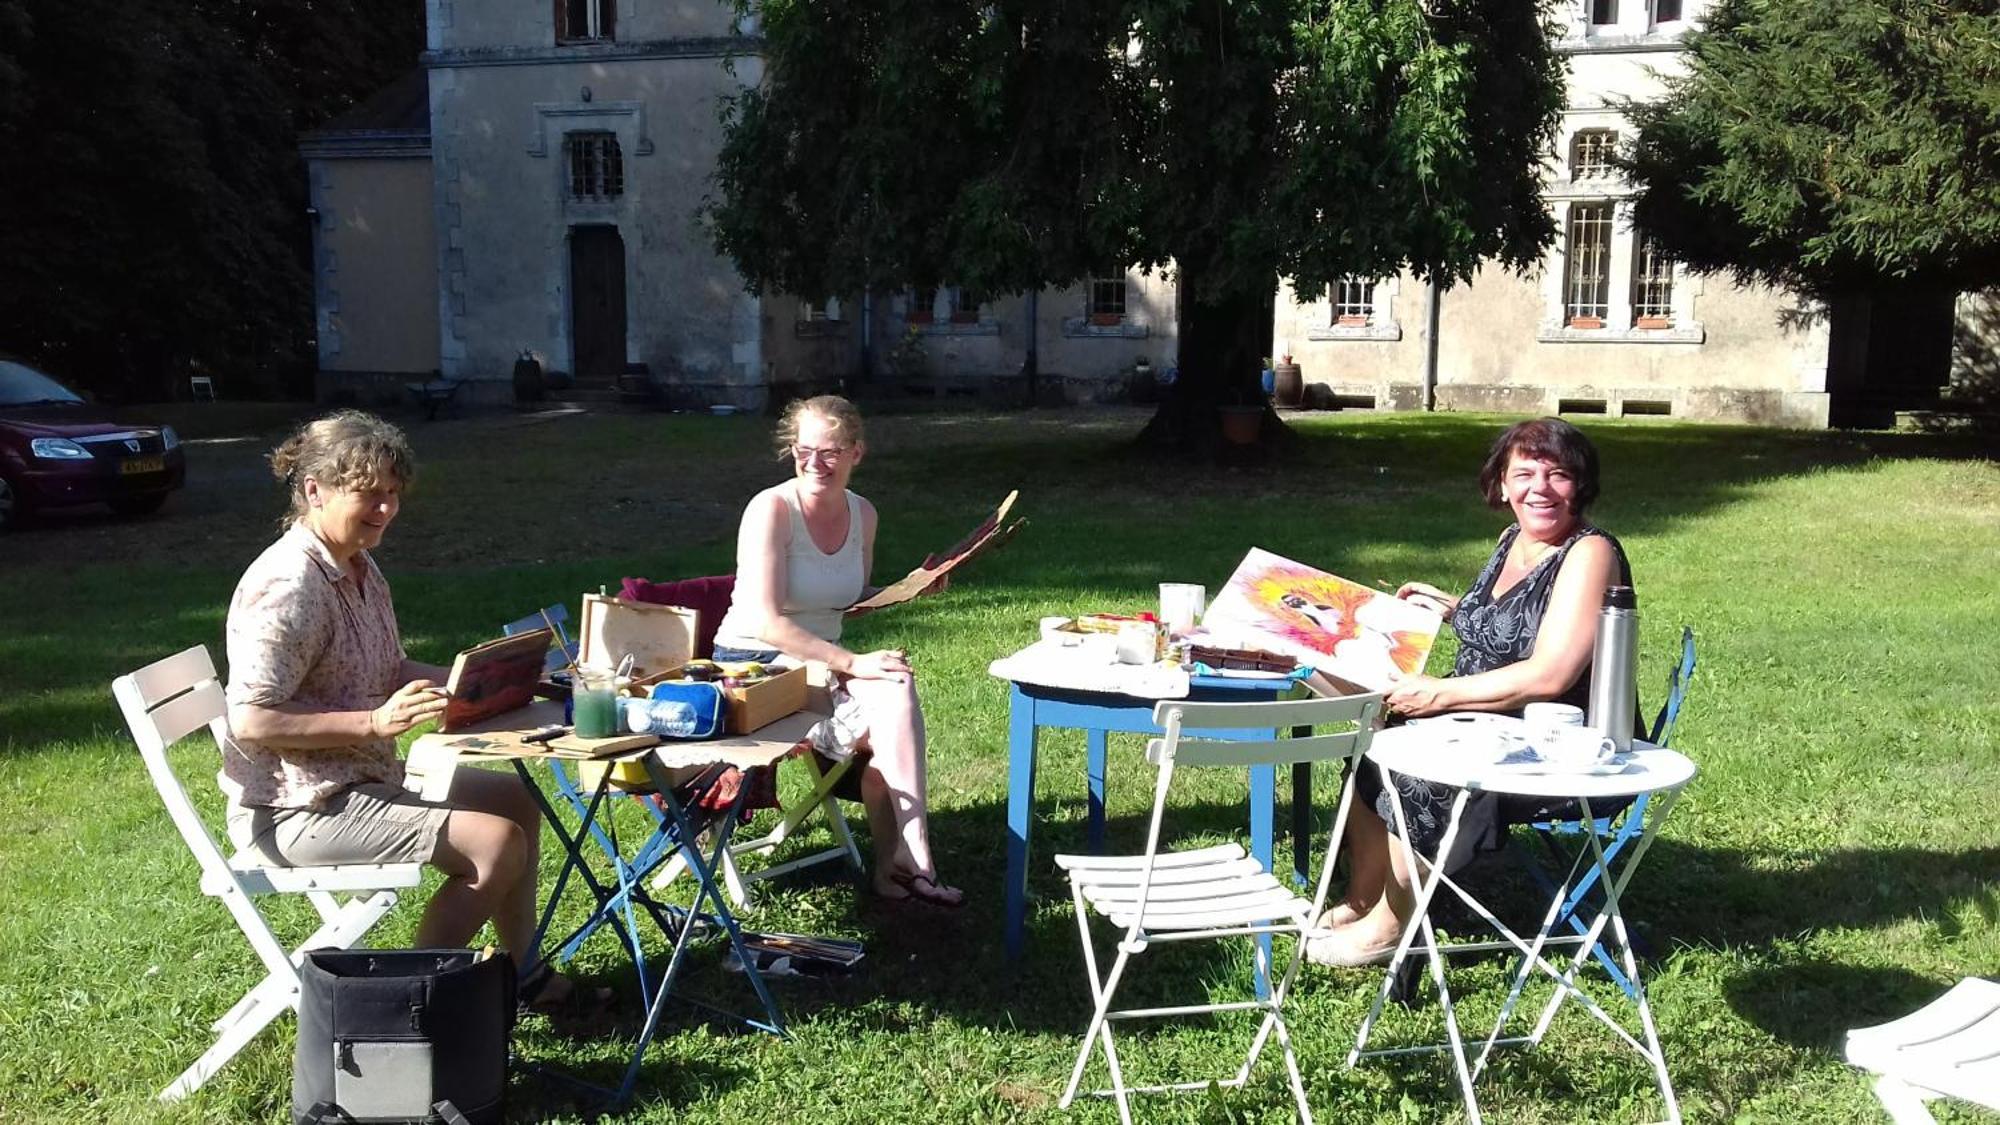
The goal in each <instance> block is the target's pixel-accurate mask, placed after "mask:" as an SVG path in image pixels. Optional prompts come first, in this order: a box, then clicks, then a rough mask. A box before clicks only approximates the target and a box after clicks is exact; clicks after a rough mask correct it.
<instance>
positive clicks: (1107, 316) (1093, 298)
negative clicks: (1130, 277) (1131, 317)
mask: <svg viewBox="0 0 2000 1125" xmlns="http://www.w3.org/2000/svg"><path fill="white" fill-rule="evenodd" d="M1089 293H1090V306H1089V307H1088V308H1086V309H1085V310H1084V311H1085V312H1086V313H1088V314H1089V315H1090V319H1091V320H1093V321H1096V322H1099V323H1104V322H1115V321H1120V320H1123V319H1125V271H1124V270H1105V271H1104V272H1103V273H1100V274H1097V275H1095V276H1093V277H1092V278H1091V279H1090V283H1089Z"/></svg>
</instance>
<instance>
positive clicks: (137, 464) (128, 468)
mask: <svg viewBox="0 0 2000 1125" xmlns="http://www.w3.org/2000/svg"><path fill="white" fill-rule="evenodd" d="M166 467H167V459H166V458H165V457H133V458H129V459H128V460H126V461H125V462H124V463H123V464H121V465H119V466H118V471H119V472H121V473H123V474H125V475H126V476H128V477H129V476H135V475H137V474H139V473H157V472H160V471H162V470H164V469H165V468H166Z"/></svg>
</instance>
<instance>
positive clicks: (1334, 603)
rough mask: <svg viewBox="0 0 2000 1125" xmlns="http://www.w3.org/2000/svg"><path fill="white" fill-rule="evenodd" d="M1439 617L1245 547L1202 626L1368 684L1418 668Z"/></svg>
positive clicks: (1382, 685) (1378, 685) (1381, 685)
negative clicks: (1245, 549) (1233, 571)
mask: <svg viewBox="0 0 2000 1125" xmlns="http://www.w3.org/2000/svg"><path fill="white" fill-rule="evenodd" d="M1442 623H1443V619H1442V618H1440V617H1438V615H1436V614H1434V613H1431V612H1430V611H1428V610H1424V609H1419V608H1417V607H1416V606H1414V605H1411V604H1410V603H1408V602H1406V601H1402V600H1400V599H1398V598H1397V597H1395V596H1394V595H1392V594H1388V593H1385V592H1383V591H1380V590H1372V589H1369V588H1368V587H1366V586H1363V585H1361V584H1360V583H1358V582H1351V581H1349V580H1347V579H1345V578H1342V577H1340V576H1339V575H1335V574H1328V573H1327V572H1326V571H1323V570H1318V569H1315V568H1313V567H1310V566H1307V565H1305V564H1304V563H1299V562H1293V561H1292V560H1291V559H1288V558H1285V557H1284V556H1283V555H1274V554H1272V553H1271V552H1269V551H1266V550H1262V549H1260V548H1255V547H1253V548H1251V550H1250V553H1249V554H1247V555H1245V556H1243V561H1242V562H1241V563H1238V564H1237V566H1236V572H1235V573H1234V574H1231V575H1230V576H1229V581H1228V583H1227V584H1225V585H1224V586H1223V587H1222V590H1221V591H1220V592H1219V593H1218V594H1216V596H1215V598H1214V600H1213V601H1211V602H1210V603H1209V606H1208V612H1207V613H1206V614H1205V615H1204V616H1203V617H1202V627H1203V628H1204V629H1206V630H1208V631H1209V632H1210V633H1213V634H1215V635H1217V636H1219V637H1226V638H1231V639H1234V640H1238V641H1241V642H1243V643H1246V644H1249V645H1252V646H1254V647H1258V648H1266V649H1270V650H1272V651H1275V652H1281V653H1284V654H1285V655H1287V656H1292V657H1296V658H1297V659H1298V660H1299V661H1300V662H1301V663H1304V664H1308V665H1311V666H1312V667H1314V668H1317V669H1319V670H1320V671H1322V672H1325V673H1327V674H1328V675H1331V676H1335V677H1338V678H1339V679H1342V680H1346V681H1347V682H1349V683H1352V684H1358V685H1360V686H1361V687H1364V688H1367V689H1369V690H1371V691H1382V690H1385V689H1387V688H1388V687H1389V686H1390V685H1391V684H1394V683H1395V682H1396V681H1397V680H1400V679H1401V678H1403V677H1404V676H1406V675H1409V674H1411V673H1415V672H1421V671H1423V669H1424V661H1425V660H1427V659H1429V657H1430V654H1431V643H1432V642H1433V641H1435V640H1436V639H1437V631H1438V626H1439V625H1440V624H1442Z"/></svg>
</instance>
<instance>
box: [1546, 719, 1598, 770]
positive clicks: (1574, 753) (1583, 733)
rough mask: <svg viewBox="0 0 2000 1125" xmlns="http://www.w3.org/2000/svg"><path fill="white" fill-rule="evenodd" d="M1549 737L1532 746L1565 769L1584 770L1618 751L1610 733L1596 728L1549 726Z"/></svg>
mask: <svg viewBox="0 0 2000 1125" xmlns="http://www.w3.org/2000/svg"><path fill="white" fill-rule="evenodd" d="M1550 734H1551V735H1552V737H1550V738H1548V739H1547V740H1546V741H1545V742H1543V743H1540V744H1537V745H1536V747H1535V749H1536V751H1538V752H1539V753H1540V754H1541V756H1542V757H1544V758H1546V759H1548V760H1549V761H1550V762H1552V763H1554V764H1556V765H1559V766H1563V767H1566V768H1569V769H1584V768H1587V767H1589V766H1594V765H1597V764H1598V763H1600V762H1603V761H1606V760H1608V759H1609V758H1610V757H1611V756H1612V755H1613V754H1616V753H1617V752H1618V747H1617V745H1616V744H1614V743H1613V742H1612V741H1611V736H1610V735H1607V734H1605V733H1604V732H1603V731H1601V730H1598V729H1597V728H1596V727H1572V726H1563V727H1555V728H1551V731H1550Z"/></svg>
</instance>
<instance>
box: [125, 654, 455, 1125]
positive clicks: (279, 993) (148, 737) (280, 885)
mask: <svg viewBox="0 0 2000 1125" xmlns="http://www.w3.org/2000/svg"><path fill="white" fill-rule="evenodd" d="M111 694H112V695H114V696H116V697H117V699H118V707H119V710H121V711H123V712H124V713H125V724H126V725H127V726H129V727H131V728H132V738H133V740H134V741H136V742H138V744H139V756H140V757H142V758H144V759H145V762H146V772H147V773H149V774H151V775H152V778H153V787H154V788H155V789H158V790H159V791H160V800H161V801H162V802H163V803H164V804H165V805H166V806H167V815H169V816H170V817H172V818H173V822H174V827H175V828H177V829H179V830H180V834H181V839H182V840H184V841H186V842H187V846H188V850H189V851H191V852H193V853H194V858H195V862H196V863H197V864H198V865H199V866H200V868H201V891H202V893H203V894H206V895H211V896H214V897H215V898H219V899H221V900H222V904H223V905H224V906H225V907H227V908H228V909H229V914H230V916H231V917H233V918H235V919H236V924H237V926H238V927H240V928H241V929H242V931H243V936H244V937H245V938H247V939H249V942H250V948H251V949H253V950H255V951H256V953H257V959H258V960H260V961H262V962H263V963H264V968H265V976H264V979H263V980H262V981H260V982H258V984H257V985H256V986H255V987H254V988H252V989H250V991H248V992H246V993H244V994H243V998H242V999H241V1000H238V1001H237V1002H236V1006H235V1007H233V1008H231V1009H229V1011H228V1012H227V1013H226V1014H224V1015H223V1017H222V1018H221V1019H219V1020H217V1021H215V1025H214V1028H213V1030H214V1031H215V1033H216V1035H217V1039H216V1041H215V1044H214V1045H213V1046H211V1047H210V1048H209V1049H208V1050H207V1051H205V1052H203V1053H202V1056H201V1057H200V1058H198V1059H196V1060H195V1061H194V1064H193V1065H192V1066H189V1067H188V1068H187V1069H186V1070H184V1071H182V1072H181V1076H180V1077H179V1078H176V1079H174V1081H173V1083H172V1084H171V1085H169V1086H168V1087H167V1088H166V1089H164V1090H162V1091H160V1100H162V1101H173V1100H175V1099H177V1098H181V1097H185V1096H186V1095H188V1094H191V1093H193V1092H194V1091H195V1090H197V1089H200V1088H201V1085H202V1083H204V1082H206V1081H208V1079H209V1077H210V1076H211V1075H213V1074H214V1073H215V1072H216V1071H218V1070H221V1069H222V1067H223V1065H224V1064H225V1063H227V1062H228V1061H229V1060H230V1059H232V1058H234V1057H236V1053H237V1052H238V1051H241V1050H242V1049H243V1048H244V1047H245V1046H247V1045H248V1044H249V1042H250V1040H252V1039H254V1038H256V1037H257V1033H258V1032H259V1031H262V1030H263V1029H264V1026H265V1025H266V1024H268V1023H270V1022H271V1021H272V1020H273V1019H276V1018H277V1017H278V1016H279V1015H280V1014H281V1013H283V1012H284V1011H285V1010H286V1009H292V1010H296V1009H297V1008H298V1003H299V972H298V967H299V965H300V964H301V963H302V962H303V960H304V958H305V954H306V951H308V950H312V949H321V948H329V947H330V948H334V949H351V948H353V947H354V946H356V945H358V944H360V942H361V939H362V937H363V935H365V934H367V932H368V931H369V930H370V929H371V928H372V927H373V926H374V925H375V923H376V922H377V921H379V920H380V919H381V917H382V916H383V915H384V914H386V913H388V912H389V908H390V907H392V906H394V905H396V890H397V889H399V888H403V887H414V886H416V885H417V882H418V880H419V879H420V878H421V877H422V870H423V869H422V867H421V866H420V865H418V864H414V863H395V864H351V865H343V866H339V867H272V866H268V865H266V864H263V863H261V862H259V861H257V860H255V859H251V858H247V857H244V856H237V857H235V858H233V859H230V858H225V857H224V856H223V854H222V850H221V849H220V848H219V847H217V846H216V843H215V838H214V837H213V836H211V835H209V832H208V827H207V826H206V825H205V824H203V823H202V819H201V814H200V813H198V812H196V811H195V807H194V803H193V802H192V801H190V800H189V799H188V795H187V790H186V789H184V788H182V786H181V782H180V778H179V777H178V776H176V775H175V774H174V771H173V766H172V764H171V763H170V762H168V760H167V748H168V747H169V746H172V745H173V744H174V743H176V742H179V741H180V740H181V739H183V738H185V737H187V736H188V735H190V734H193V733H194V732H195V731H197V730H200V729H201V728H202V727H207V728H208V731H209V734H210V735H211V736H213V737H214V739H215V744H216V747H217V748H218V749H220V750H223V752H225V753H226V752H227V747H228V745H229V718H228V708H227V706H226V705H225V704H224V702H223V698H222V685H221V684H220V683H218V682H217V681H216V677H215V663H214V661H212V660H210V659H209V655H208V649H206V648H204V647H202V646H200V645H196V646H195V647H194V648H191V649H188V650H187V651H185V652H182V653H179V654H176V655H174V656H170V657H168V658H166V659H165V660H161V661H159V662H157V663H154V664H148V665H147V666H145V667H144V668H141V669H139V670H138V671H136V672H133V673H131V674H130V675H126V676H120V677H118V678H117V679H116V680H113V681H112V682H111ZM267 894H303V895H305V896H306V898H307V899H308V900H310V901H311V902H312V904H313V907H314V909H316V910H318V911H319V916H320V919H321V925H320V927H319V929H317V930H315V931H313V934H312V936H311V937H308V938H307V939H305V940H304V941H302V942H300V943H299V944H298V946H297V947H296V948H295V949H293V950H291V951H290V952H287V951H286V949H285V947H284V946H283V945H282V944H280V943H279V941H278V937H277V935H276V934H275V933H273V932H272V931H271V926H270V923H269V922H267V921H265V919H264V915H263V914H262V913H260V912H259V911H258V909H257V906H256V904H255V903H254V902H252V901H251V900H252V898H253V897H254V896H257V895H267ZM342 896H348V897H347V900H346V901H345V902H342V901H341V897H342Z"/></svg>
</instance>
